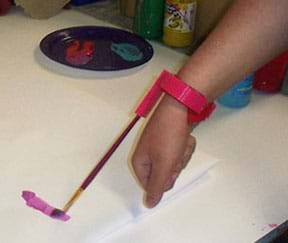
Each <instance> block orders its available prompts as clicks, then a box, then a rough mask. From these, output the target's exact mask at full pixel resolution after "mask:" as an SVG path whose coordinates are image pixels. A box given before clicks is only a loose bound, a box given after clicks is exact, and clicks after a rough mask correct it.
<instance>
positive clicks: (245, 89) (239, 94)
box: [217, 75, 253, 108]
mask: <svg viewBox="0 0 288 243" xmlns="http://www.w3.org/2000/svg"><path fill="white" fill-rule="evenodd" d="M252 88H253V75H249V76H247V77H246V78H245V79H243V80H242V81H240V82H238V83H237V84H236V85H234V86H233V87H232V88H231V89H230V90H228V91H227V92H226V93H225V94H224V95H222V96H220V97H219V98H218V100H217V101H218V102H219V103H220V104H221V105H224V106H227V107H231V108H241V107H245V106H247V105H248V104H249V102H250V99H251V94H252Z"/></svg>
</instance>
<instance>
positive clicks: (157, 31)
mask: <svg viewBox="0 0 288 243" xmlns="http://www.w3.org/2000/svg"><path fill="white" fill-rule="evenodd" d="M163 16H164V0H137V1H136V9H135V17H134V23H133V31H134V33H136V34H138V35H140V36H142V37H144V38H146V39H158V38H162V34H163Z"/></svg>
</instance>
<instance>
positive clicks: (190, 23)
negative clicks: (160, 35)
mask: <svg viewBox="0 0 288 243" xmlns="http://www.w3.org/2000/svg"><path fill="white" fill-rule="evenodd" d="M196 7H197V6H196V1H191V2H190V3H182V2H180V1H175V0H174V1H173V0H170V1H169V0H167V1H166V5H165V18H164V28H168V29H170V30H173V31H175V32H180V33H188V32H193V31H194V26H195V17H196Z"/></svg>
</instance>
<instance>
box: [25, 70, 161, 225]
mask: <svg viewBox="0 0 288 243" xmlns="http://www.w3.org/2000/svg"><path fill="white" fill-rule="evenodd" d="M161 75H163V74H161ZM160 80H161V76H160V77H159V78H158V79H157V80H156V82H155V83H154V85H153V86H152V88H151V89H150V90H149V91H148V93H147V94H146V96H145V97H144V98H143V100H142V101H141V102H140V104H139V106H138V107H137V109H136V111H135V113H136V116H135V117H134V118H133V120H132V121H131V122H130V123H129V124H128V126H127V127H126V129H125V130H124V131H123V132H122V133H121V134H120V136H119V137H118V138H117V139H116V141H115V142H114V143H113V145H112V146H111V147H110V148H109V149H108V151H107V152H106V153H105V154H104V156H103V157H102V159H101V160H100V161H99V162H98V163H97V165H96V166H95V168H94V169H93V170H92V171H91V172H90V173H89V175H88V176H87V177H86V179H85V180H84V181H83V183H82V184H81V186H80V187H79V188H78V189H77V190H76V191H75V192H74V194H73V195H72V196H71V198H70V199H69V200H68V202H67V203H66V204H65V206H64V207H63V209H58V208H55V207H53V206H51V205H49V204H48V203H47V202H45V201H44V200H42V199H41V198H39V197H37V196H36V194H35V193H34V192H31V191H23V192H22V197H23V199H24V200H25V201H26V204H27V206H29V207H32V208H34V209H36V210H39V211H41V212H42V213H44V214H45V215H47V216H50V217H51V218H54V219H58V220H62V221H67V220H69V219H70V216H68V215H67V212H68V210H69V209H70V208H71V206H72V205H73V204H74V203H75V202H76V200H77V199H78V198H79V197H80V195H81V194H82V193H83V191H85V189H86V188H87V187H88V186H89V185H90V184H91V183H92V181H93V180H94V178H95V177H96V176H97V174H98V173H99V172H100V171H101V169H102V168H103V166H104V165H105V164H106V162H107V161H108V160H109V158H110V157H111V156H112V155H113V153H114V152H115V151H116V149H117V148H118V147H119V145H120V144H121V143H122V141H123V140H124V139H125V137H126V136H127V135H128V133H129V132H130V131H131V129H132V128H133V127H134V126H135V124H136V123H137V121H138V120H139V119H140V118H141V117H146V116H147V115H148V114H149V112H150V111H151V110H152V108H153V107H154V106H155V104H156V103H157V101H158V100H159V98H160V97H161V95H162V89H161V87H160Z"/></svg>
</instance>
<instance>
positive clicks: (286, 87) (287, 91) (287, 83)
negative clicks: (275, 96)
mask: <svg viewBox="0 0 288 243" xmlns="http://www.w3.org/2000/svg"><path fill="white" fill-rule="evenodd" d="M281 93H282V94H284V95H288V70H287V71H286V74H285V76H284V80H283V84H282V88H281Z"/></svg>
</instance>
